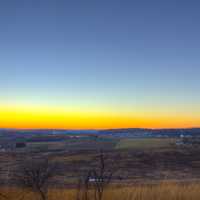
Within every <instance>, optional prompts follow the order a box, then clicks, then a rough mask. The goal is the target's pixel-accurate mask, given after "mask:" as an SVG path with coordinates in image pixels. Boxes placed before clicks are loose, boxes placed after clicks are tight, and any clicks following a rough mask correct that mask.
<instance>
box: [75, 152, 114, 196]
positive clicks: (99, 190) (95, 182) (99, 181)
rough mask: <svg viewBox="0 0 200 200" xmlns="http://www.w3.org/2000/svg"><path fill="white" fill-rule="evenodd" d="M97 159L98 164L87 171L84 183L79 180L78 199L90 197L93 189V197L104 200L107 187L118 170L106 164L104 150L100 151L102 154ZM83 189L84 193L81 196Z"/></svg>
mask: <svg viewBox="0 0 200 200" xmlns="http://www.w3.org/2000/svg"><path fill="white" fill-rule="evenodd" d="M95 160H96V161H97V166H96V167H94V168H92V169H90V170H88V171H87V173H86V175H85V176H84V177H83V180H82V183H81V180H79V184H78V190H77V191H78V195H77V200H80V199H82V200H88V199H90V195H89V191H93V192H90V194H93V195H94V196H93V198H92V199H95V200H102V198H103V194H104V191H105V188H106V187H107V186H108V185H109V184H110V183H111V181H112V179H113V174H114V172H115V171H116V170H115V167H114V166H113V167H109V166H108V165H106V162H105V161H106V158H105V155H104V153H103V152H102V151H100V154H99V155H98V156H97V158H96V159H95ZM110 164H113V163H110ZM81 184H82V188H81ZM81 191H82V195H81V198H80V193H81Z"/></svg>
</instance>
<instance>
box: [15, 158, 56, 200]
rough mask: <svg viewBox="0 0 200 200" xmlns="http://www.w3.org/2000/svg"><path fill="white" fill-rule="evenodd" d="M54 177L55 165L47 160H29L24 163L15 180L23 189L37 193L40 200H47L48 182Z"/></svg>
mask: <svg viewBox="0 0 200 200" xmlns="http://www.w3.org/2000/svg"><path fill="white" fill-rule="evenodd" d="M54 175H55V165H52V164H50V163H49V161H48V159H44V160H31V161H29V162H27V163H24V164H23V166H22V167H21V169H20V172H19V174H18V175H17V180H18V182H19V184H21V185H22V186H23V187H25V188H29V189H30V190H32V191H34V192H37V193H38V194H39V195H40V197H41V199H42V200H46V199H47V193H48V187H49V183H50V180H51V179H52V178H53V176H54Z"/></svg>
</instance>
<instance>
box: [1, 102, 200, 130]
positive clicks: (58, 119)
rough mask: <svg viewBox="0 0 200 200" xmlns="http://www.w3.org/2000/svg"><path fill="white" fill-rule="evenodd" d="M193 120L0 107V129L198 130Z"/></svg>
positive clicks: (194, 119)
mask: <svg viewBox="0 0 200 200" xmlns="http://www.w3.org/2000/svg"><path fill="white" fill-rule="evenodd" d="M199 121H200V118H197V117H194V116H187V117H185V116H180V115H169V114H168V115H161V116H159V115H158V116H157V115H155V114H154V113H142V114H141V113H133V114H130V113H129V114H125V113H112V112H110V113H109V112H97V111H96V112H94V111H93V112H92V111H90V112H89V111H84V110H83V111H80V110H76V111H73V110H61V109H55V108H38V107H37V108H34V107H33V108H31V109H30V108H25V107H24V108H22V107H20V108H19V107H5V106H4V107H0V127H1V128H20V129H46V128H47V129H107V128H189V127H197V126H198V125H199Z"/></svg>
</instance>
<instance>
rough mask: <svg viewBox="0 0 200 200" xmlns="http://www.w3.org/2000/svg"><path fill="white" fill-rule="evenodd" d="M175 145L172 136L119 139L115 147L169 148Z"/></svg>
mask: <svg viewBox="0 0 200 200" xmlns="http://www.w3.org/2000/svg"><path fill="white" fill-rule="evenodd" d="M173 145H175V139H173V138H139V139H135V138H131V139H130V138H127V139H121V140H120V141H119V143H118V144H117V145H116V149H130V148H132V149H149V148H154V149H155V148H169V147H172V146H173Z"/></svg>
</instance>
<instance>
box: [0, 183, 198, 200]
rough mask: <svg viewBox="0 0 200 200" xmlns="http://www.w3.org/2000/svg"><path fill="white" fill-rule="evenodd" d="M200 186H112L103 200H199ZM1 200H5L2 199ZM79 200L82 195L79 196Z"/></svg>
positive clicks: (63, 194) (19, 193) (66, 197)
mask: <svg viewBox="0 0 200 200" xmlns="http://www.w3.org/2000/svg"><path fill="white" fill-rule="evenodd" d="M1 193H2V194H4V195H6V197H7V198H8V199H10V200H18V199H24V200H26V199H28V200H35V199H39V196H38V195H37V194H36V193H33V192H31V191H29V190H23V189H17V188H10V189H1ZM199 196H200V184H198V183H190V184H183V183H182V184H177V183H170V182H163V183H160V184H157V185H137V186H125V187H121V186H111V187H110V188H107V189H106V190H105V192H104V194H103V198H102V200H199ZM77 197H78V193H77V190H76V189H50V190H49V192H48V199H49V200H57V199H62V200H77V199H78V198H77ZM0 199H2V200H3V199H4V200H5V198H3V197H0ZM79 199H80V200H83V199H84V198H81V195H79ZM93 199H94V196H93V191H90V197H88V200H93Z"/></svg>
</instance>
